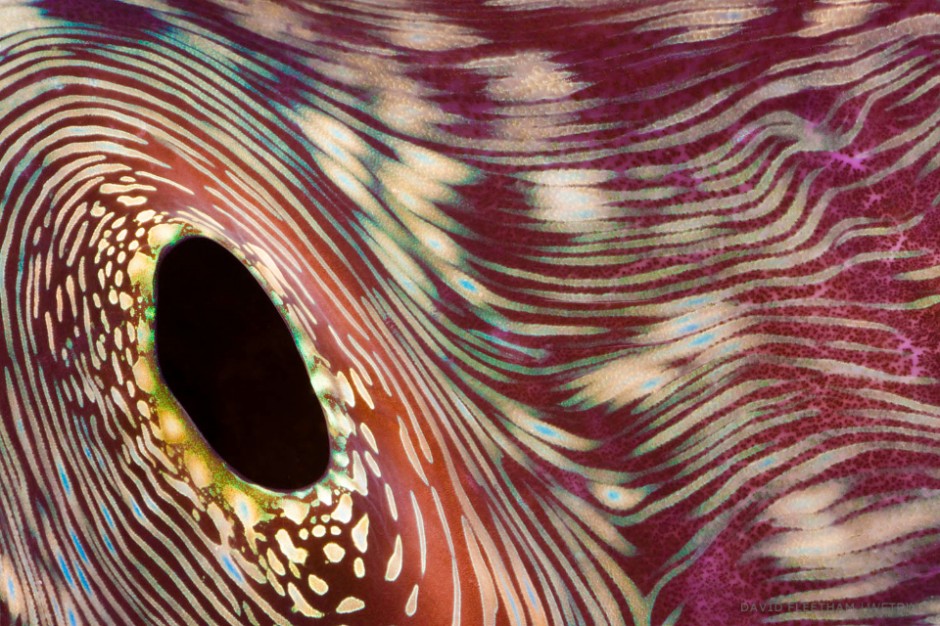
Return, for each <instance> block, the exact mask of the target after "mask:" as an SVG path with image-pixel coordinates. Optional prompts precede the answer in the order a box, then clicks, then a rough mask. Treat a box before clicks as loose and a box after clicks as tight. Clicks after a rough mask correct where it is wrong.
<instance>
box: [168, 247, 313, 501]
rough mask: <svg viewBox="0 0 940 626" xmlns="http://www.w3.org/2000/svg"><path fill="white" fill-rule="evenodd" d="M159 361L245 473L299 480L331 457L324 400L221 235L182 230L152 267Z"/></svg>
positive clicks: (260, 478) (267, 482)
mask: <svg viewBox="0 0 940 626" xmlns="http://www.w3.org/2000/svg"><path fill="white" fill-rule="evenodd" d="M156 298H157V299H156V321H155V323H156V329H155V337H154V342H155V344H156V351H157V362H158V364H159V368H160V372H161V374H162V375H163V378H164V380H165V381H166V384H167V386H168V387H169V389H170V391H171V392H172V393H173V395H174V396H176V399H177V400H178V401H179V403H180V404H181V405H182V407H183V408H184V409H185V410H186V412H187V413H188V414H189V417H190V418H191V419H192V421H193V422H194V423H195V424H196V426H197V427H198V428H199V430H200V432H201V433H202V435H203V436H204V437H205V439H206V441H207V442H208V443H209V445H210V446H212V448H213V449H214V450H215V451H216V452H217V453H218V455H219V456H220V457H221V458H222V459H223V460H224V461H225V462H226V463H228V464H229V466H230V467H231V468H232V469H234V470H235V471H236V472H238V473H239V474H241V475H242V476H243V477H244V478H246V479H247V480H249V481H251V482H254V483H257V484H259V485H262V486H264V487H268V488H270V489H278V490H296V489H299V488H302V487H306V486H309V485H311V484H312V483H314V482H315V481H316V480H318V479H319V478H320V477H321V476H322V475H323V473H324V472H325V471H326V467H327V465H328V463H329V457H330V444H329V436H328V434H327V429H326V420H325V417H324V415H323V409H322V407H321V406H320V402H319V400H318V399H317V397H316V395H315V394H314V392H313V389H312V387H311V386H310V380H309V377H308V374H307V369H306V367H305V365H304V362H303V359H302V358H301V356H300V354H299V352H298V351H297V347H296V345H295V344H294V341H293V338H292V336H291V333H290V331H289V329H288V327H287V325H286V323H285V322H284V320H283V319H282V318H281V315H280V313H279V312H278V310H277V308H275V306H274V304H273V303H272V302H271V300H270V299H269V298H268V295H267V294H266V293H265V291H264V289H262V287H261V286H260V285H259V284H258V282H257V281H256V280H255V279H254V277H253V276H252V275H251V273H250V272H249V271H248V269H247V268H246V267H245V266H243V265H242V264H241V262H240V261H239V260H238V259H237V258H236V257H235V256H234V255H232V254H231V253H230V252H229V251H228V250H226V249H225V248H223V247H222V246H221V245H219V244H217V243H215V242H214V241H211V240H209V239H205V238H202V237H194V238H189V239H184V240H183V241H181V242H180V243H179V244H177V245H175V246H174V247H172V248H170V249H169V250H167V251H166V252H165V254H164V255H163V256H162V258H161V260H160V262H159V264H158V266H157V277H156Z"/></svg>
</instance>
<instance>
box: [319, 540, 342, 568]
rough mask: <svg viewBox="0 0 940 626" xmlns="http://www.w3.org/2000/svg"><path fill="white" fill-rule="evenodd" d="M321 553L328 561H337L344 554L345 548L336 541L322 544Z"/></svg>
mask: <svg viewBox="0 0 940 626" xmlns="http://www.w3.org/2000/svg"><path fill="white" fill-rule="evenodd" d="M323 554H325V555H326V559H327V560H328V561H329V562H330V563H339V562H340V561H342V560H343V557H344V556H346V549H345V548H343V546H341V545H339V544H338V543H332V542H330V543H328V544H326V545H325V546H323Z"/></svg>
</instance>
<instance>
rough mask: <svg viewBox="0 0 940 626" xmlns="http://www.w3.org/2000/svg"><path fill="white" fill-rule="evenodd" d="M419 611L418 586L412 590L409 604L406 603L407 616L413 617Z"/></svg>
mask: <svg viewBox="0 0 940 626" xmlns="http://www.w3.org/2000/svg"><path fill="white" fill-rule="evenodd" d="M417 610H418V585H415V586H414V587H413V588H412V589H411V595H410V596H408V602H406V603H405V615H407V616H408V617H411V616H412V615H414V614H415V612H417Z"/></svg>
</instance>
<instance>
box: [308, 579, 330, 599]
mask: <svg viewBox="0 0 940 626" xmlns="http://www.w3.org/2000/svg"><path fill="white" fill-rule="evenodd" d="M307 584H308V585H310V588H311V589H312V590H313V593H315V594H317V595H318V596H322V595H323V594H325V593H326V592H327V591H329V590H330V586H329V585H327V584H326V581H325V580H323V579H322V578H319V577H317V576H314V575H313V574H310V576H308V577H307Z"/></svg>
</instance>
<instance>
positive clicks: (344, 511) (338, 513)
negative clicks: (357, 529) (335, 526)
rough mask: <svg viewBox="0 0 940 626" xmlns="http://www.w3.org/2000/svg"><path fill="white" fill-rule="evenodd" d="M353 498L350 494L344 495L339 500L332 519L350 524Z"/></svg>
mask: <svg viewBox="0 0 940 626" xmlns="http://www.w3.org/2000/svg"><path fill="white" fill-rule="evenodd" d="M352 504H353V502H352V498H351V497H350V495H349V494H348V493H344V494H343V495H341V496H340V498H339V504H337V505H336V509H334V510H333V513H332V514H331V517H332V518H333V519H334V520H336V521H337V522H340V523H342V524H348V523H349V520H351V519H352Z"/></svg>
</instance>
